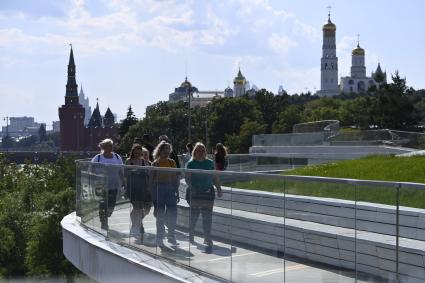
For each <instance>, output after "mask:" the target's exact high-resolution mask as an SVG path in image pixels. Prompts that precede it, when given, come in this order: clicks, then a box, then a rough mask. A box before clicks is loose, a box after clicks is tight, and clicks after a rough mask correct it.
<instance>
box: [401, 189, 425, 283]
mask: <svg viewBox="0 0 425 283" xmlns="http://www.w3.org/2000/svg"><path fill="white" fill-rule="evenodd" d="M398 190H399V191H398V192H399V209H398V213H397V215H398V219H397V224H398V235H399V237H398V242H397V245H396V246H397V260H398V261H397V262H398V266H397V271H398V280H399V282H425V271H424V270H425V260H424V255H425V202H424V199H425V184H401V186H400V187H399V189H398Z"/></svg>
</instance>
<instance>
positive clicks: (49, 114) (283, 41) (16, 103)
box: [0, 0, 425, 125]
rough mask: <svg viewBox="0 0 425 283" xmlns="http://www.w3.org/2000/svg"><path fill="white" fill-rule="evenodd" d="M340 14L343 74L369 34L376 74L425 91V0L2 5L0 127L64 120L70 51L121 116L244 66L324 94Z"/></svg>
mask: <svg viewBox="0 0 425 283" xmlns="http://www.w3.org/2000/svg"><path fill="white" fill-rule="evenodd" d="M329 5H330V6H332V20H333V22H334V23H335V24H336V25H337V48H338V50H337V55H338V57H339V76H345V75H348V73H349V68H350V55H351V50H352V49H353V48H354V47H355V45H356V41H357V37H356V34H358V33H359V34H360V45H361V46H362V47H363V48H365V50H366V67H367V72H368V73H370V72H371V71H372V69H375V68H376V66H377V63H378V60H379V61H380V62H381V66H382V67H383V69H386V70H387V71H388V72H389V73H393V72H394V71H395V70H399V71H400V73H401V75H402V76H405V77H406V78H407V82H408V84H409V85H411V86H413V87H414V88H417V89H419V88H425V77H424V71H423V68H424V66H425V55H424V54H425V36H424V35H425V32H424V27H425V17H424V15H423V13H424V11H425V1H422V0H409V1H404V2H401V1H395V0H374V1H369V0H357V1H348V0H347V1H343V0H339V1H336V0H327V1H322V0H315V1H311V0H297V1H289V0H275V1H274V0H269V1H267V0H229V1H224V0H209V1H207V0H192V1H189V0H188V1H171V0H170V1H167V0H157V1H154V0H108V1H107V0H97V1H92V0H85V1H84V0H72V1H66V0H64V1H56V0H38V1H36V0H33V1H31V0H1V1H0V54H1V55H0V97H1V100H0V118H1V120H0V124H1V125H4V124H5V122H4V121H3V117H5V116H23V115H27V116H34V117H35V118H36V121H38V122H47V124H48V125H49V124H51V121H54V120H58V119H59V118H58V107H59V106H60V105H61V104H63V102H64V95H65V84H66V75H67V74H66V70H67V64H68V58H69V45H68V44H69V43H72V44H73V48H74V56H75V61H76V65H77V82H78V84H79V85H81V84H82V85H83V88H84V91H85V93H86V95H88V96H89V98H90V100H91V101H90V102H91V104H92V105H93V104H95V101H96V98H99V104H100V108H101V112H105V110H106V107H107V106H109V107H111V109H112V111H113V112H115V113H117V114H118V117H119V118H123V117H124V115H125V112H126V109H127V107H128V105H129V104H131V105H132V106H133V109H134V111H135V113H136V115H137V116H139V117H141V116H142V115H143V114H144V111H145V108H146V106H147V105H151V104H153V103H155V102H157V101H159V100H166V99H167V98H168V94H169V93H170V92H172V91H173V90H174V88H175V87H176V86H178V85H179V84H180V83H181V82H182V81H183V80H184V77H185V69H186V67H185V66H187V73H188V77H189V80H190V81H191V82H192V83H193V84H194V85H195V86H196V87H198V89H200V90H216V89H218V90H222V89H224V88H225V87H226V86H227V85H228V84H230V83H231V82H232V80H233V78H234V76H235V75H236V73H237V68H238V65H239V64H240V66H241V70H242V73H243V74H244V75H245V76H246V78H247V79H248V80H249V81H250V83H251V85H252V84H255V85H256V86H257V87H259V88H266V89H268V90H271V91H273V92H277V89H278V87H279V85H282V86H283V87H284V88H285V89H286V90H287V91H288V92H289V93H296V92H302V91H305V90H311V91H313V90H314V89H315V88H319V87H320V56H321V44H322V39H321V37H322V33H321V26H322V25H323V23H324V22H325V21H326V19H327V8H326V7H327V6H329Z"/></svg>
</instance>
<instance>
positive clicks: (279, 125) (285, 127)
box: [273, 105, 302, 134]
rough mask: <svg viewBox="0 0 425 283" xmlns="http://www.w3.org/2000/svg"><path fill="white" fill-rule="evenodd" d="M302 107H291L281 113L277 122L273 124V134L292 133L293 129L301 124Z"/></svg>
mask: <svg viewBox="0 0 425 283" xmlns="http://www.w3.org/2000/svg"><path fill="white" fill-rule="evenodd" d="M301 113H302V111H301V107H300V106H298V105H289V106H288V107H286V109H285V110H284V111H282V112H279V114H278V118H277V120H276V121H275V122H274V123H273V133H274V134H280V133H291V132H292V127H293V126H294V125H295V124H298V123H300V122H301V119H302V117H301Z"/></svg>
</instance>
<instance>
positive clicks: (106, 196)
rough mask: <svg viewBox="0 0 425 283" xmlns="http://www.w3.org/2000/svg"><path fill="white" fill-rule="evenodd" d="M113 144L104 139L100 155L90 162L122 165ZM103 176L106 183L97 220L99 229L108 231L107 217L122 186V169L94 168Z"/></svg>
mask: <svg viewBox="0 0 425 283" xmlns="http://www.w3.org/2000/svg"><path fill="white" fill-rule="evenodd" d="M113 145H114V142H113V141H112V140H111V139H104V140H103V141H101V142H100V143H99V148H100V150H101V153H99V154H97V155H96V156H95V157H93V159H92V160H91V162H92V163H102V164H110V165H123V162H122V159H121V156H119V154H117V153H115V152H113ZM94 167H98V169H99V170H96V171H100V172H102V173H103V174H104V178H106V180H107V181H106V182H104V184H105V187H104V189H103V192H104V193H103V199H102V200H101V201H100V202H99V218H100V223H101V229H105V230H107V229H108V217H110V216H111V215H112V212H113V211H114V208H115V203H116V202H117V194H118V190H119V189H120V188H121V187H122V184H123V177H124V174H123V168H122V167H121V166H101V165H99V166H94Z"/></svg>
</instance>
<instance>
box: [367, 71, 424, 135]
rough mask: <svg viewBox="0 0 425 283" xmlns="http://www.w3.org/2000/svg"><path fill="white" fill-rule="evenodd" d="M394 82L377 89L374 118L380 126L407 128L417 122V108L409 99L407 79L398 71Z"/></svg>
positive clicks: (394, 76) (393, 78) (393, 77)
mask: <svg viewBox="0 0 425 283" xmlns="http://www.w3.org/2000/svg"><path fill="white" fill-rule="evenodd" d="M392 80H393V82H392V83H391V84H386V85H384V86H383V87H382V88H381V89H379V90H378V91H377V98H376V104H375V109H374V116H375V117H374V120H375V121H376V123H377V124H378V126H379V127H380V128H390V129H406V128H409V127H410V126H412V125H414V124H415V122H416V121H415V117H416V115H417V114H416V113H415V108H414V106H413V103H412V102H411V100H410V99H409V96H411V93H410V92H407V86H406V79H405V78H404V79H403V78H401V77H400V75H399V73H398V72H396V73H395V74H394V75H393V76H392Z"/></svg>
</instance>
